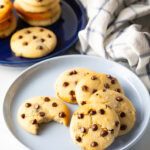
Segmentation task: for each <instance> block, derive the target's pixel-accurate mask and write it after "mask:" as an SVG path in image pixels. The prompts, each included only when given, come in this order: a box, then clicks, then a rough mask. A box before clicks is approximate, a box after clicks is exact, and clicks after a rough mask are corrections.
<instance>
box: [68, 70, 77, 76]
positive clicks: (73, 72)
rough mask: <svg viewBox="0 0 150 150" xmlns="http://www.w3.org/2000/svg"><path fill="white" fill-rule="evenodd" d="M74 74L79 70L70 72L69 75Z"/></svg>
mask: <svg viewBox="0 0 150 150" xmlns="http://www.w3.org/2000/svg"><path fill="white" fill-rule="evenodd" d="M74 74H77V71H76V70H73V71H71V72H70V73H69V75H74Z"/></svg>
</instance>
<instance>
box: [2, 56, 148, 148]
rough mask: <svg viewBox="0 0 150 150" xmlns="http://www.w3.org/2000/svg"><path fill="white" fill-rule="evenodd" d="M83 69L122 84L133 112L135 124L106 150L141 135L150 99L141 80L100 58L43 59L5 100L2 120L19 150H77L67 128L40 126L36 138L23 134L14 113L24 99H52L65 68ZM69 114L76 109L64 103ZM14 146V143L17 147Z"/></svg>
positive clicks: (126, 144) (132, 141)
mask: <svg viewBox="0 0 150 150" xmlns="http://www.w3.org/2000/svg"><path fill="white" fill-rule="evenodd" d="M75 67H83V68H89V69H92V70H94V71H96V72H102V73H108V74H111V75H113V76H114V77H116V78H117V79H118V80H119V82H120V83H121V85H122V87H123V89H124V91H125V95H126V96H127V97H128V98H129V99H130V100H131V101H132V103H133V105H134V107H135V109H136V115H137V116H136V123H135V126H134V128H133V129H132V130H131V132H130V133H128V134H127V135H124V136H120V137H117V138H116V140H115V142H114V143H113V144H112V145H111V146H110V147H109V148H108V149H107V150H127V149H129V148H130V147H131V146H133V145H134V144H135V143H136V142H137V141H138V140H139V139H140V138H141V137H142V135H143V133H144V131H145V129H146V127H147V125H148V121H149V117H150V108H149V107H150V97H149V94H148V91H147V89H146V88H145V87H144V85H143V83H142V82H141V81H140V79H139V78H138V77H137V76H136V75H135V74H133V73H132V72H131V71H129V70H128V69H126V68H125V67H123V66H121V65H119V64H117V63H114V62H111V61H108V60H106V59H102V58H100V57H93V56H82V55H70V56H61V57H56V58H52V59H49V60H45V61H43V62H40V63H38V64H35V65H33V66H32V67H30V68H29V69H27V70H26V71H24V72H23V73H22V74H21V75H20V76H19V77H18V78H17V79H16V80H15V81H14V82H13V84H12V85H11V86H10V88H9V89H8V91H7V94H6V96H5V99H4V105H3V106H4V107H3V111H4V119H5V121H6V125H7V127H8V129H9V130H10V132H11V133H12V135H13V136H14V137H15V138H16V139H17V140H16V142H17V141H19V142H20V143H22V147H23V148H21V150H24V148H27V149H30V150H80V148H79V147H78V146H77V145H75V144H74V143H73V141H72V139H71V137H70V133H69V126H68V127H65V126H63V125H61V124H58V123H56V122H51V123H48V124H43V125H42V126H41V129H40V133H39V135H37V136H34V135H31V134H29V133H27V132H26V131H24V129H23V128H22V127H20V125H19V124H18V122H17V117H16V116H17V111H18V108H19V106H20V105H21V104H22V103H23V101H24V100H26V99H28V98H30V97H34V96H54V97H56V91H55V90H54V85H55V81H56V79H57V77H58V76H59V75H60V74H61V73H62V72H64V71H65V70H67V69H71V68H75ZM67 105H68V107H69V109H70V111H71V114H72V113H73V112H74V111H75V110H76V109H77V108H78V107H79V106H78V105H73V104H67ZM16 145H17V144H16Z"/></svg>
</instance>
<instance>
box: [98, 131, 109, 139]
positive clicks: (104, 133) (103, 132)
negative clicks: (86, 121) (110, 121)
mask: <svg viewBox="0 0 150 150" xmlns="http://www.w3.org/2000/svg"><path fill="white" fill-rule="evenodd" d="M100 135H101V136H102V137H105V136H107V135H108V131H107V130H102V131H101V134H100Z"/></svg>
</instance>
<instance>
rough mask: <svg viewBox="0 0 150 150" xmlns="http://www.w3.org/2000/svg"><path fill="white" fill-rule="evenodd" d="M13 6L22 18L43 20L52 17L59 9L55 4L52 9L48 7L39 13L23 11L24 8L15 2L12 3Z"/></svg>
mask: <svg viewBox="0 0 150 150" xmlns="http://www.w3.org/2000/svg"><path fill="white" fill-rule="evenodd" d="M14 7H15V9H16V11H17V12H18V13H19V14H20V15H22V16H23V17H24V18H27V19H31V20H43V19H49V18H53V17H54V16H55V15H56V14H57V13H58V12H59V11H60V9H61V8H60V5H57V6H56V7H55V8H54V9H50V10H48V11H45V12H41V13H33V12H27V11H25V10H24V8H22V7H21V6H20V5H19V4H18V3H17V2H15V3H14Z"/></svg>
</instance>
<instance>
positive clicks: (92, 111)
mask: <svg viewBox="0 0 150 150" xmlns="http://www.w3.org/2000/svg"><path fill="white" fill-rule="evenodd" d="M88 114H89V115H91V116H92V115H95V114H96V111H95V110H92V109H91V110H89V111H88Z"/></svg>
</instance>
